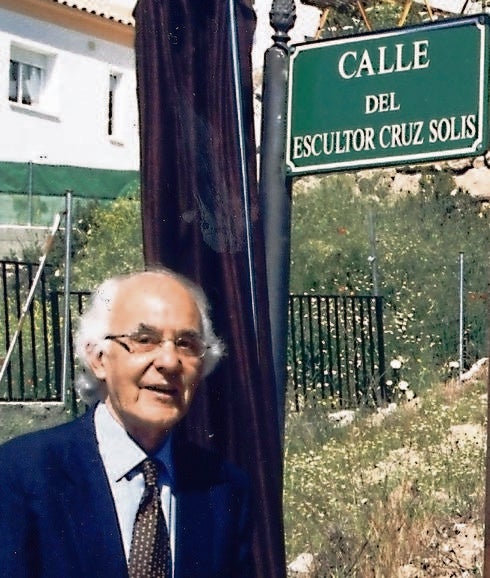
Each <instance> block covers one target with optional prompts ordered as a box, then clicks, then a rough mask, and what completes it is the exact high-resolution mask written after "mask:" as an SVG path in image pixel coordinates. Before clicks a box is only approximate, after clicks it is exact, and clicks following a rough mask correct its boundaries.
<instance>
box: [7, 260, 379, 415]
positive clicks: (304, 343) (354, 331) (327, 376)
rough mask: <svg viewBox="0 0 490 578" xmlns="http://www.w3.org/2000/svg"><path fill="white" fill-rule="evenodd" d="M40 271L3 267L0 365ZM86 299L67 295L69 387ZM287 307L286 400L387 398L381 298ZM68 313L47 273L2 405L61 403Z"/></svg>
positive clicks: (305, 301) (311, 299)
mask: <svg viewBox="0 0 490 578" xmlns="http://www.w3.org/2000/svg"><path fill="white" fill-rule="evenodd" d="M37 267H38V265H37V264H33V263H25V262H19V261H8V260H4V261H0V291H1V298H0V320H1V323H2V325H3V327H2V326H0V364H1V365H3V359H4V358H5V355H6V352H7V351H8V349H9V347H10V343H11V341H12V339H13V338H14V335H15V333H16V329H17V325H18V319H19V317H20V316H21V313H22V311H23V307H24V303H25V301H26V299H27V296H28V294H29V290H30V287H31V285H32V282H33V280H34V278H35V276H36V271H37ZM88 296H89V293H88V292H87V291H76V292H72V293H71V294H70V319H69V320H68V322H69V324H70V325H69V348H70V349H69V357H68V360H69V372H70V373H69V376H68V378H69V383H70V386H71V384H72V383H73V381H74V362H73V343H72V331H71V328H72V321H75V320H76V318H77V317H78V315H79V314H80V313H81V312H82V311H83V308H84V305H85V302H86V300H87V298H88ZM289 307H290V310H289V314H290V320H289V321H290V323H289V327H290V335H289V374H290V379H289V384H290V385H289V392H288V394H289V397H290V399H292V400H293V403H294V405H295V407H296V409H300V408H301V407H302V406H303V405H305V403H307V402H313V403H315V402H316V401H318V400H320V399H323V400H327V401H328V402H329V403H331V404H332V406H335V407H352V406H357V405H359V404H378V403H380V402H381V401H382V400H385V399H386V397H387V392H386V385H385V360H384V344H383V301H382V298H381V297H371V296H368V297H363V296H361V297H359V296H355V297H352V296H338V295H334V296H332V295H291V296H290V299H289ZM63 314H64V295H63V292H62V291H60V290H59V283H58V282H57V278H56V276H55V275H54V274H53V271H52V270H51V268H50V267H46V268H45V270H44V271H43V273H42V275H41V277H40V281H39V284H38V286H37V288H36V292H35V294H34V299H33V301H32V304H31V306H30V308H29V310H28V311H27V312H26V315H25V318H24V324H23V329H22V332H20V334H19V337H18V341H17V343H16V346H15V349H14V350H13V355H12V357H11V360H10V363H9V365H8V368H7V371H6V373H5V375H4V378H3V380H2V382H1V383H0V401H62V399H61V397H62V380H63V375H62V370H63V368H62V359H63V348H62V343H63V339H62V337H63V330H64V319H63ZM72 318H73V319H72Z"/></svg>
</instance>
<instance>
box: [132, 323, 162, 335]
mask: <svg viewBox="0 0 490 578" xmlns="http://www.w3.org/2000/svg"><path fill="white" fill-rule="evenodd" d="M143 331H145V332H147V333H157V334H161V333H162V332H161V331H160V330H159V329H157V328H156V327H155V326H153V325H147V324H146V323H140V324H139V325H138V328H137V329H136V331H135V333H139V332H143Z"/></svg>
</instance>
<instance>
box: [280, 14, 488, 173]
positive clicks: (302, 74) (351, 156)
mask: <svg viewBox="0 0 490 578" xmlns="http://www.w3.org/2000/svg"><path fill="white" fill-rule="evenodd" d="M488 36H489V18H488V16H486V15H483V14H482V15H478V16H473V17H469V18H459V19H450V20H444V21H442V22H436V23H431V24H424V25H421V26H414V27H408V28H403V29H398V30H391V31H387V32H382V33H369V34H363V35H360V36H355V37H349V38H340V39H335V40H326V41H320V42H311V43H307V44H299V45H295V46H293V47H292V55H291V64H290V71H289V73H290V76H289V98H288V122H287V152H286V166H287V170H288V172H289V174H290V175H293V176H294V175H300V174H310V173H318V172H330V171H339V170H348V169H361V168H368V167H375V166H386V165H393V164H403V163H415V162H417V163H418V162H425V161H434V160H437V159H445V158H446V159H447V158H456V157H465V156H477V155H481V154H483V153H484V152H485V150H486V149H487V145H488V71H489V46H488V42H489V40H488Z"/></svg>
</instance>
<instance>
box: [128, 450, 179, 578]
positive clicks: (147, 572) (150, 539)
mask: <svg viewBox="0 0 490 578" xmlns="http://www.w3.org/2000/svg"><path fill="white" fill-rule="evenodd" d="M142 468H143V476H144V478H145V491H144V492H143V496H142V498H141V502H140V505H139V508H138V513H137V514H136V520H135V522H134V527H133V538H132V541H131V550H130V554H129V576H130V578H169V577H170V566H171V555H170V541H169V537H168V531H167V524H166V523H165V517H164V515H163V511H162V505H161V503H160V492H159V491H158V486H157V478H158V470H157V467H156V465H155V463H154V462H153V461H152V460H150V459H146V460H145V461H144V462H143V464H142Z"/></svg>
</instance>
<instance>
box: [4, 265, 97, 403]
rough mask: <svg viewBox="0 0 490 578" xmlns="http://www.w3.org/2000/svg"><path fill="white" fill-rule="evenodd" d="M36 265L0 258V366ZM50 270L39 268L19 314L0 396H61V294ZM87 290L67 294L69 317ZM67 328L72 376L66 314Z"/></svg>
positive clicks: (37, 398)
mask: <svg viewBox="0 0 490 578" xmlns="http://www.w3.org/2000/svg"><path fill="white" fill-rule="evenodd" d="M37 267H38V265H37V264H33V263H25V262H20V261H8V260H3V261H0V291H1V298H0V322H1V324H2V326H3V329H0V365H3V361H4V358H5V354H6V352H7V351H8V349H9V347H10V344H11V341H12V339H13V338H14V336H15V333H16V330H17V328H18V319H19V318H20V317H21V313H22V311H23V307H24V304H25V302H26V299H27V296H28V294H29V291H30V288H31V285H32V282H33V280H34V277H35V275H36V272H37ZM54 279H55V277H54V275H53V271H52V270H51V268H50V267H49V266H46V268H45V269H44V271H43V272H42V274H41V276H40V278H39V283H38V285H37V288H36V291H35V293H34V298H33V300H32V303H31V306H30V307H29V309H28V311H27V312H26V313H25V316H24V322H23V326H22V331H21V332H20V333H19V335H18V340H17V343H16V345H15V348H14V349H13V353H12V356H11V358H10V363H9V364H8V367H7V369H6V372H5V375H4V378H3V380H2V382H1V383H0V401H63V400H62V399H61V389H62V359H63V355H62V335H63V329H64V319H63V315H62V312H63V311H64V307H63V300H64V295H63V293H62V292H60V291H58V290H57V288H56V286H55V284H54ZM88 295H89V293H87V292H84V291H82V292H73V293H72V294H71V295H70V311H71V315H72V316H76V315H78V314H79V313H80V312H81V311H82V308H83V302H84V300H85V299H86V298H87V296H88ZM69 322H70V331H69V336H70V339H69V346H70V352H69V353H70V357H69V362H70V368H69V369H70V376H71V378H72V379H71V383H73V377H74V369H73V368H74V363H73V344H72V331H71V319H70V320H69Z"/></svg>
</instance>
